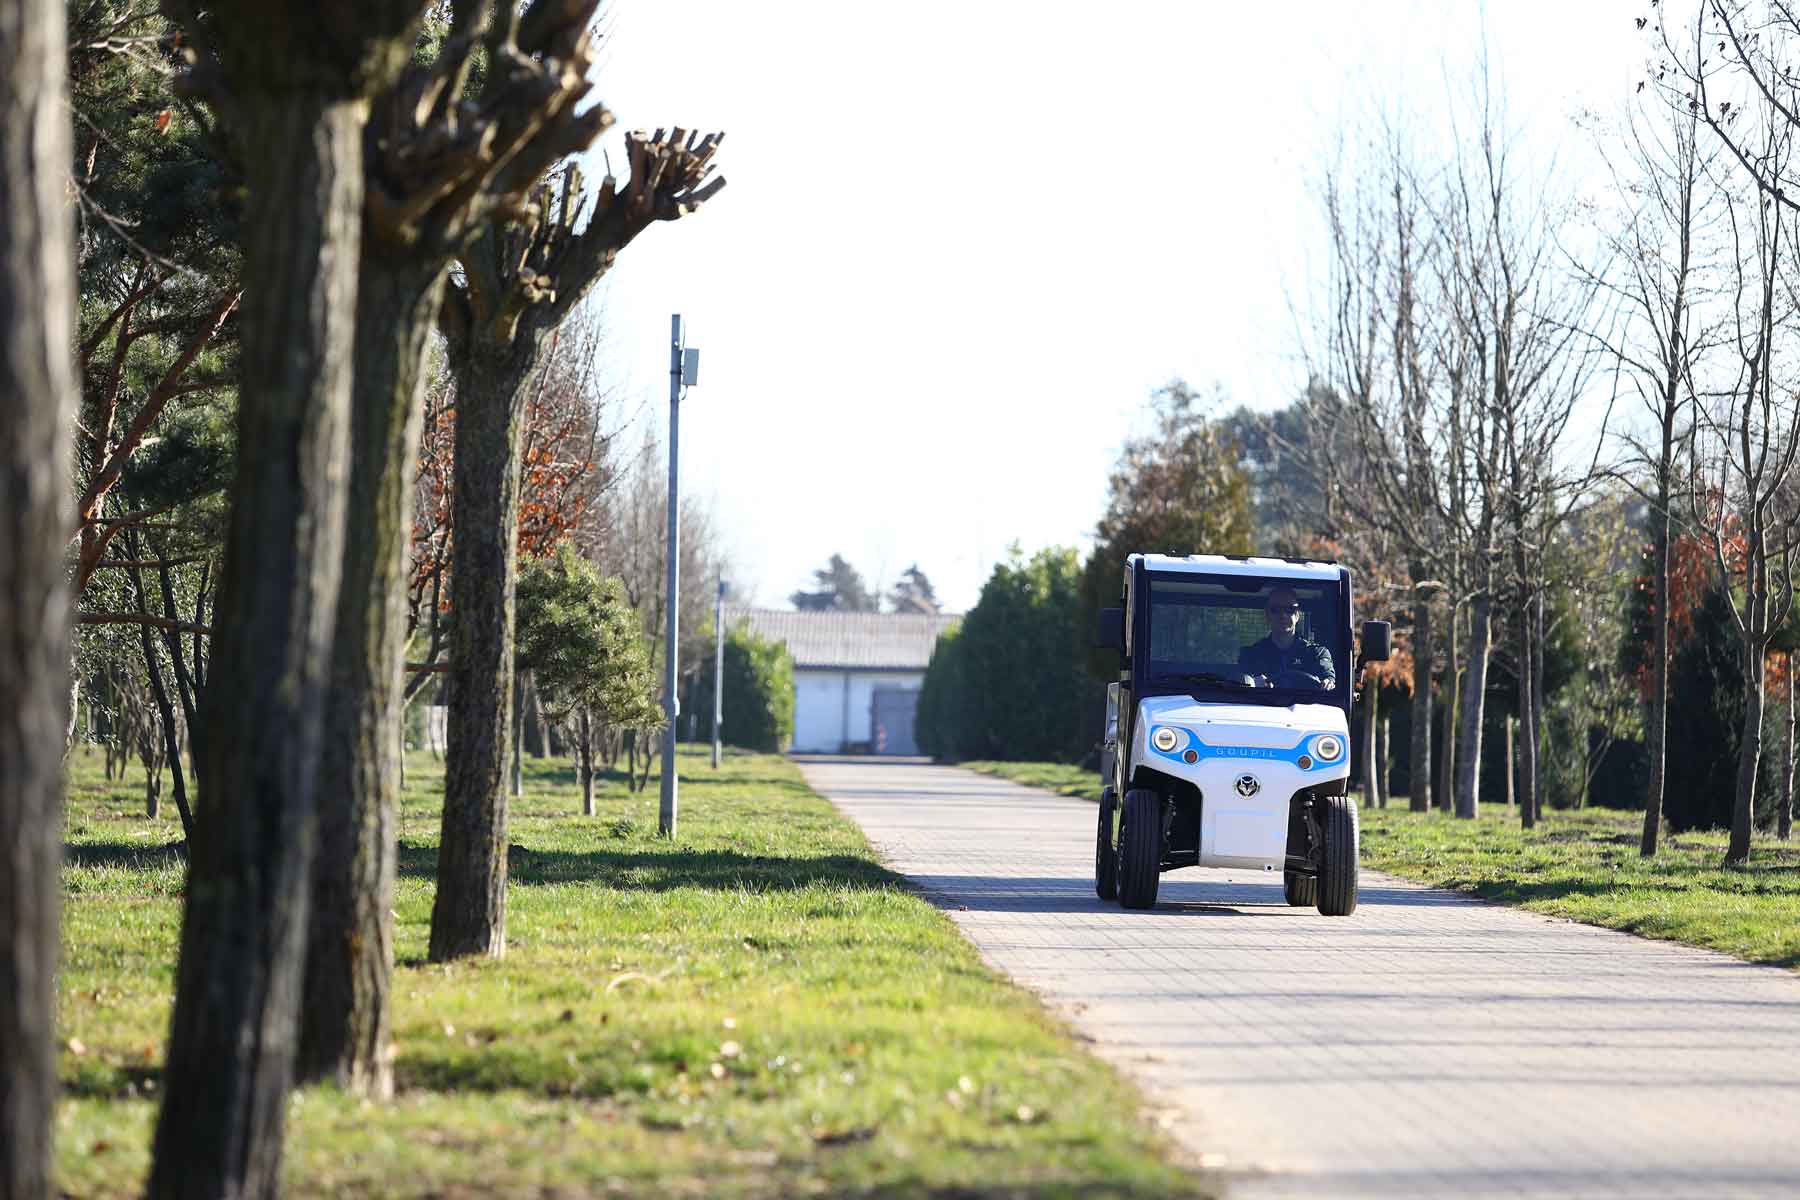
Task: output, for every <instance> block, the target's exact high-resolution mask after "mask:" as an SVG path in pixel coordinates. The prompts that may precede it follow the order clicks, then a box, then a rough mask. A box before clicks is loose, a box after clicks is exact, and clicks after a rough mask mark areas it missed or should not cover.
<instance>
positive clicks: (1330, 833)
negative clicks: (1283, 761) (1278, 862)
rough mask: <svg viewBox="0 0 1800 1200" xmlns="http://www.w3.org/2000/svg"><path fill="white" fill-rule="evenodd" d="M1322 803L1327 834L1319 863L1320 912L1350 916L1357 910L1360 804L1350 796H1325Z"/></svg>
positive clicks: (1329, 914)
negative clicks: (1323, 851) (1358, 808)
mask: <svg viewBox="0 0 1800 1200" xmlns="http://www.w3.org/2000/svg"><path fill="white" fill-rule="evenodd" d="M1318 804H1319V807H1320V815H1321V817H1322V818H1323V819H1322V820H1321V821H1320V822H1319V824H1320V826H1321V832H1322V833H1323V834H1324V835H1325V853H1324V858H1323V861H1322V862H1320V864H1319V881H1318V891H1319V912H1320V913H1322V914H1323V915H1325V916H1327V917H1347V916H1349V915H1350V914H1351V913H1353V912H1355V911H1356V873H1357V851H1358V842H1359V833H1358V828H1357V824H1358V818H1357V815H1356V805H1354V804H1352V803H1351V802H1350V798H1349V797H1348V796H1321V797H1319V799H1318Z"/></svg>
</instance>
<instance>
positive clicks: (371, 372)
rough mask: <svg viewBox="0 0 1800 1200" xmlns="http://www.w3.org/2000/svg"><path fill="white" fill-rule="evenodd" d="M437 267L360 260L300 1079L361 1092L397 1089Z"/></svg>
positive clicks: (439, 281)
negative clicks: (399, 958)
mask: <svg viewBox="0 0 1800 1200" xmlns="http://www.w3.org/2000/svg"><path fill="white" fill-rule="evenodd" d="M443 287H444V270H443V267H442V265H441V264H440V263H435V262H432V261H417V260H415V261H411V262H407V261H397V260H394V259H391V258H389V257H387V256H385V255H379V254H374V253H370V254H365V255H364V257H363V259H362V263H361V269H360V278H359V283H358V289H357V307H358V310H359V312H360V313H361V314H362V317H361V319H359V320H358V321H357V325H356V379H355V383H354V384H353V387H352V403H351V434H350V436H351V448H352V454H351V468H350V492H349V511H348V516H347V519H346V529H347V530H349V531H351V533H350V535H349V536H347V537H346V538H345V539H344V556H343V587H342V592H341V595H340V599H339V601H338V607H337V616H336V630H337V634H336V639H335V643H334V645H333V647H332V664H331V693H332V697H333V700H332V704H331V707H330V708H329V709H328V711H327V713H326V718H325V732H324V748H323V752H322V754H321V755H320V759H319V817H318V830H319V840H318V851H317V856H316V857H315V859H314V863H313V873H312V886H313V900H312V922H311V926H310V930H309V934H308V939H307V951H306V984H305V1003H304V1005H303V1007H302V1016H301V1024H300V1053H299V1060H298V1063H297V1066H296V1075H297V1077H298V1078H299V1079H301V1080H316V1079H331V1080H335V1081H336V1082H337V1083H338V1084H339V1085H340V1086H342V1087H344V1088H347V1089H349V1090H350V1091H353V1092H358V1093H362V1094H365V1095H373V1096H376V1097H383V1098H385V1097H387V1096H389V1095H391V1094H392V1092H393V1069H392V1063H391V1060H390V1056H389V1053H388V1044H389V1041H390V1031H389V1019H388V993H389V985H390V980H391V979H392V977H393V973H394V924H393V917H392V912H393V907H394V871H395V860H396V856H397V853H398V840H397V839H398V826H397V811H398V806H399V795H400V753H399V747H400V739H401V736H402V732H403V731H402V729H401V725H402V722H403V719H404V715H405V702H404V700H403V698H402V689H403V685H404V678H403V672H404V670H405V649H406V570H407V542H408V539H409V538H410V537H411V535H412V507H413V482H414V478H415V476H416V475H417V470H418V468H417V463H418V457H419V431H420V427H421V425H422V422H423V416H422V409H421V407H420V404H419V391H420V386H421V384H422V382H423V379H424V366H425V351H426V347H427V345H428V342H429V338H430V336H431V333H432V331H433V330H434V329H435V328H436V324H437V310H438V306H439V304H440V303H441V302H442V300H443Z"/></svg>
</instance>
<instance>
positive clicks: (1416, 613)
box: [1407, 595, 1432, 812]
mask: <svg viewBox="0 0 1800 1200" xmlns="http://www.w3.org/2000/svg"><path fill="white" fill-rule="evenodd" d="M1431 656H1432V647H1431V600H1430V598H1429V597H1427V596H1422V595H1419V596H1415V598H1414V600H1413V697H1412V748H1411V758H1410V760H1409V761H1410V762H1411V764H1412V772H1411V775H1410V776H1409V777H1410V778H1411V780H1412V782H1411V783H1410V784H1408V785H1407V786H1408V788H1409V789H1410V793H1409V795H1408V796H1407V807H1408V808H1410V809H1411V810H1412V811H1413V812H1429V811H1430V810H1431Z"/></svg>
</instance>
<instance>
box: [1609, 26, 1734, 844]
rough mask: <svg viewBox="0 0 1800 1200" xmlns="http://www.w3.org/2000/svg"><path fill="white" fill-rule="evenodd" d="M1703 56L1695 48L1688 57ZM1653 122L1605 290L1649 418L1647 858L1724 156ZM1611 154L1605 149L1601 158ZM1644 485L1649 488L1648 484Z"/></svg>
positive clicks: (1642, 126)
mask: <svg viewBox="0 0 1800 1200" xmlns="http://www.w3.org/2000/svg"><path fill="white" fill-rule="evenodd" d="M1691 53H1693V54H1695V55H1696V56H1697V54H1698V50H1697V47H1696V48H1694V50H1692V51H1691ZM1652 96H1653V99H1652V101H1651V104H1650V110H1649V112H1648V113H1647V114H1645V115H1640V114H1638V113H1636V112H1628V114H1627V117H1626V120H1625V122H1624V128H1623V130H1622V137H1621V138H1620V141H1621V142H1622V145H1623V151H1622V161H1616V162H1613V163H1611V164H1610V165H1611V168H1612V179H1613V189H1612V190H1613V193H1614V195H1615V196H1616V197H1617V198H1618V199H1619V201H1620V202H1621V206H1622V208H1623V212H1622V213H1620V214H1619V215H1618V217H1617V218H1616V219H1615V220H1609V223H1608V227H1609V229H1611V231H1612V232H1611V234H1610V236H1609V241H1610V242H1611V246H1612V250H1613V253H1612V255H1611V262H1612V264H1613V270H1612V271H1611V272H1609V275H1608V278H1607V279H1606V280H1605V281H1604V286H1606V287H1607V288H1608V289H1609V291H1610V292H1611V293H1612V294H1613V296H1614V297H1615V298H1616V299H1617V301H1618V302H1619V305H1620V308H1621V311H1622V313H1623V315H1624V321H1623V324H1622V328H1621V330H1620V336H1619V337H1618V338H1617V339H1615V340H1614V341H1613V342H1612V344H1611V345H1610V346H1609V347H1608V348H1609V350H1610V351H1611V354H1612V357H1613V360H1614V363H1615V365H1616V367H1617V370H1618V371H1619V373H1620V376H1621V377H1622V378H1623V379H1624V380H1625V382H1626V384H1627V385H1628V386H1629V387H1630V388H1631V390H1632V392H1633V393H1634V394H1635V395H1636V397H1637V398H1638V400H1639V402H1640V404H1641V405H1642V406H1643V413H1644V415H1645V416H1646V417H1648V419H1649V421H1650V436H1649V437H1648V438H1645V437H1641V436H1639V435H1637V434H1636V433H1634V432H1633V431H1632V430H1630V429H1626V430H1625V431H1624V432H1623V433H1622V434H1621V440H1622V441H1623V444H1624V445H1625V446H1626V447H1627V449H1628V451H1629V454H1630V458H1631V460H1632V461H1631V464H1630V466H1629V468H1628V469H1626V470H1622V471H1618V472H1616V474H1618V475H1619V477H1620V478H1621V479H1623V480H1624V481H1625V482H1626V483H1627V484H1629V485H1630V486H1631V487H1632V488H1633V489H1635V490H1636V491H1638V493H1639V494H1640V495H1642V496H1643V498H1644V499H1645V500H1646V501H1647V502H1648V504H1649V506H1650V509H1649V521H1650V535H1651V552H1652V556H1653V557H1654V559H1655V567H1654V572H1653V576H1652V583H1651V588H1652V599H1651V608H1652V614H1651V619H1652V621H1653V634H1652V638H1653V641H1654V646H1653V648H1652V650H1651V661H1650V688H1649V711H1648V713H1647V714H1646V717H1645V730H1644V732H1645V740H1646V743H1647V750H1648V754H1649V760H1650V762H1649V766H1650V773H1649V779H1648V781H1647V785H1646V789H1645V796H1644V829H1643V834H1642V837H1641V838H1640V839H1639V843H1638V852H1639V854H1641V855H1642V856H1644V857H1646V858H1648V857H1651V856H1653V855H1655V853H1656V849H1657V841H1658V837H1659V834H1660V830H1661V827H1662V811H1663V780H1664V777H1665V774H1664V773H1665V768H1666V764H1667V743H1666V739H1667V730H1668V695H1669V682H1668V680H1669V653H1670V647H1669V629H1670V616H1669V547H1670V542H1671V538H1672V535H1673V533H1674V529H1675V522H1676V511H1677V507H1678V505H1677V499H1678V493H1679V492H1680V491H1681V489H1682V487H1683V485H1684V483H1685V480H1684V479H1683V469H1682V465H1681V455H1682V453H1683V451H1684V449H1685V448H1686V446H1687V441H1688V438H1689V437H1690V435H1691V434H1692V429H1693V423H1692V418H1691V416H1690V415H1689V413H1688V407H1689V404H1690V402H1691V398H1692V395H1693V391H1694V380H1695V375H1696V371H1697V370H1698V369H1699V367H1700V365H1701V359H1702V357H1703V356H1704V355H1705V353H1706V351H1707V349H1708V347H1709V345H1710V343H1711V341H1712V338H1713V331H1712V330H1711V329H1710V328H1709V327H1708V326H1707V325H1706V324H1705V323H1704V321H1705V316H1704V303H1703V302H1704V300H1705V299H1706V296H1705V288H1706V285H1707V280H1706V279H1705V277H1704V261H1703V256H1704V254H1705V252H1706V246H1705V245H1704V243H1705V242H1706V241H1707V240H1709V239H1710V237H1711V235H1712V233H1713V231H1714V230H1713V226H1712V218H1711V213H1712V210H1713V207H1714V202H1715V201H1716V199H1717V190H1716V186H1715V185H1714V183H1713V171H1714V167H1715V165H1716V164H1715V163H1714V157H1715V154H1714V152H1712V151H1709V150H1708V149H1707V148H1706V147H1704V146H1703V145H1702V144H1701V140H1700V123H1701V122H1700V114H1699V108H1698V106H1697V105H1690V104H1687V103H1685V102H1682V101H1681V100H1680V99H1679V98H1676V97H1671V96H1669V95H1667V93H1665V92H1663V91H1662V90H1658V91H1657V92H1655V93H1652ZM1603 148H1604V147H1603ZM1645 476H1647V480H1645V481H1644V482H1641V483H1640V480H1643V479H1644V477H1645Z"/></svg>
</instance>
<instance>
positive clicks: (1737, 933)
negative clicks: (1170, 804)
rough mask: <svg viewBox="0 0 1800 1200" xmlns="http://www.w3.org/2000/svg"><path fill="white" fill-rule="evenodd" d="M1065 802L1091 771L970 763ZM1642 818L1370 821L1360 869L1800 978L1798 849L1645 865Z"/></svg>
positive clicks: (1758, 846) (1713, 849)
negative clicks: (1529, 822) (1738, 864)
mask: <svg viewBox="0 0 1800 1200" xmlns="http://www.w3.org/2000/svg"><path fill="white" fill-rule="evenodd" d="M963 765H964V766H966V767H970V768H972V769H974V770H977V771H985V772H987V773H988V774H991V775H1002V776H1005V777H1006V778H1008V779H1013V780H1017V781H1018V782H1020V783H1025V784H1030V785H1031V786H1033V787H1042V788H1048V789H1049V790H1051V791H1056V792H1061V793H1063V794H1064V795H1070V796H1082V797H1085V798H1088V799H1098V798H1099V794H1100V787H1099V783H1098V780H1097V777H1096V776H1095V774H1094V772H1092V771H1084V770H1081V769H1080V768H1078V767H1072V766H1067V765H1064V764H1061V763H1037V762H1022V763H1001V762H971V763H964V764H963ZM1643 820H1644V819H1643V816H1642V814H1639V813H1631V812H1618V811H1615V810H1612V809H1602V808H1590V809H1581V810H1574V811H1566V812H1563V811H1555V810H1552V811H1550V812H1549V813H1548V814H1547V815H1546V817H1545V819H1544V820H1543V821H1540V822H1539V823H1538V827H1537V828H1536V829H1534V830H1532V831H1531V832H1529V833H1527V832H1525V831H1524V830H1522V829H1520V828H1519V816H1518V812H1517V810H1514V809H1508V808H1507V807H1506V806H1504V805H1496V804H1490V805H1486V806H1484V809H1483V812H1482V815H1481V819H1480V820H1478V821H1476V822H1474V823H1473V824H1471V823H1469V822H1467V821H1458V820H1456V819H1455V818H1454V817H1451V816H1447V815H1445V814H1443V813H1438V812H1432V813H1414V812H1409V811H1407V809H1406V807H1405V805H1404V803H1403V802H1402V804H1401V805H1400V806H1399V807H1388V808H1384V809H1363V810H1362V861H1363V865H1364V866H1367V867H1371V868H1373V869H1375V870H1377V871H1387V872H1390V873H1392V874H1395V875H1401V876H1404V877H1405V878H1407V879H1416V880H1419V881H1421V882H1423V883H1433V884H1438V885H1439V886H1442V887H1448V888H1455V889H1456V890H1458V891H1462V892H1469V893H1472V894H1474V895H1477V896H1484V897H1486V898H1488V899H1490V900H1499V901H1501V902H1503V903H1506V904H1515V905H1518V906H1519V907H1521V908H1528V909H1530V910H1531V911H1533V912H1539V913H1546V914H1549V915H1551V916H1559V917H1568V918H1570V919H1571V920H1575V921H1582V922H1585V923H1587V924H1589V925H1603V926H1605V927H1606V928H1608V929H1623V930H1626V931H1628V932H1631V933H1637V934H1642V935H1644V936H1645V937H1654V938H1665V939H1667V940H1669V941H1674V942H1684V943H1686V944H1687V945H1690V946H1705V947H1708V948H1710V949H1713V950H1722V951H1724V952H1725V953H1727V954H1734V955H1736V956H1737V957H1739V958H1744V959H1748V960H1750V961H1751V962H1764V963H1773V964H1775V965H1777V966H1783V967H1800V841H1793V842H1787V843H1783V842H1778V841H1776V840H1775V839H1774V838H1773V837H1772V836H1767V835H1759V836H1758V837H1756V838H1755V839H1754V840H1753V841H1752V844H1751V854H1750V866H1749V867H1748V868H1747V869H1745V870H1731V871H1727V870H1724V869H1723V868H1721V867H1720V866H1719V863H1720V861H1721V860H1722V859H1723V858H1724V857H1725V842H1726V834H1725V832H1724V831H1722V830H1721V831H1718V832H1706V833H1683V834H1677V835H1675V836H1673V837H1669V836H1665V837H1664V838H1663V842H1662V848H1661V849H1660V850H1659V851H1658V853H1657V856H1656V857H1655V858H1654V859H1651V860H1649V861H1647V862H1646V861H1645V860H1643V859H1641V858H1639V857H1638V852H1637V847H1638V837H1639V834H1640V833H1641V832H1642V829H1643Z"/></svg>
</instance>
